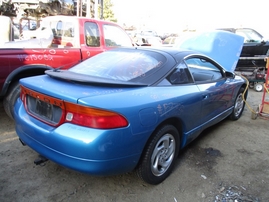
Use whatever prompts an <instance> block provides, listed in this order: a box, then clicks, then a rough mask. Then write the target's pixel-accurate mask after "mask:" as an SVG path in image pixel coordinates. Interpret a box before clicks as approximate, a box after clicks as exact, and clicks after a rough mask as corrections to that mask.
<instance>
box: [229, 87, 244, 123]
mask: <svg viewBox="0 0 269 202" xmlns="http://www.w3.org/2000/svg"><path fill="white" fill-rule="evenodd" d="M244 91H245V88H240V90H239V92H238V94H237V96H236V99H235V102H234V109H233V111H232V113H231V115H230V117H229V118H230V119H231V120H234V121H235V120H238V119H239V118H240V117H241V115H242V113H243V111H244V108H245V99H246V98H247V91H246V93H245V95H244Z"/></svg>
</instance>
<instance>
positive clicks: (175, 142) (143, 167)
mask: <svg viewBox="0 0 269 202" xmlns="http://www.w3.org/2000/svg"><path fill="white" fill-rule="evenodd" d="M179 139H180V138H179V133H178V131H177V129H176V128H175V127H174V126H172V125H164V126H163V127H161V128H160V129H159V130H158V131H156V132H155V134H153V136H152V137H151V139H150V140H149V142H148V144H147V145H146V147H145V150H144V153H143V154H142V157H141V162H140V163H139V165H138V168H137V170H136V172H137V174H138V176H139V177H140V178H141V179H142V180H144V181H145V182H147V183H149V184H154V185H155V184H159V183H161V182H162V181H164V180H165V179H166V178H167V177H168V176H169V175H170V173H171V172H172V169H173V167H174V164H175V161H176V159H177V156H178V152H179V144H180V140H179Z"/></svg>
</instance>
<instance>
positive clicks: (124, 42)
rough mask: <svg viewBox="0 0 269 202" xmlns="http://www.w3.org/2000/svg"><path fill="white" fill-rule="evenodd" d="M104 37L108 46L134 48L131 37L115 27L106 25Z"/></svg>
mask: <svg viewBox="0 0 269 202" xmlns="http://www.w3.org/2000/svg"><path fill="white" fill-rule="evenodd" d="M104 37H105V45H106V46H129V47H130V46H132V41H131V38H130V37H129V35H128V34H127V33H126V32H125V31H124V30H123V29H121V28H120V27H117V26H114V25H104Z"/></svg>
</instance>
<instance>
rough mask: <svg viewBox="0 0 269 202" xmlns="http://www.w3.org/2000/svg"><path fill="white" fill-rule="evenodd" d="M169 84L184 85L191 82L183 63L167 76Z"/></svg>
mask: <svg viewBox="0 0 269 202" xmlns="http://www.w3.org/2000/svg"><path fill="white" fill-rule="evenodd" d="M168 80H169V81H170V83H171V84H184V83H190V82H193V81H192V78H191V75H190V73H189V71H188V67H187V66H186V64H185V63H184V62H182V63H180V64H179V65H178V66H177V67H176V68H175V70H174V71H173V72H172V73H171V74H170V75H169V76H168Z"/></svg>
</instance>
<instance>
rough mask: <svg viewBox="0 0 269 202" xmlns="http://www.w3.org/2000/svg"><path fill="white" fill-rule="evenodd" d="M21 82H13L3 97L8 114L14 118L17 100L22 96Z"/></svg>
mask: <svg viewBox="0 0 269 202" xmlns="http://www.w3.org/2000/svg"><path fill="white" fill-rule="evenodd" d="M20 92H21V91H20V84H19V82H18V81H17V82H15V83H13V84H12V85H11V86H10V87H9V89H8V92H7V94H6V96H5V97H4V99H3V106H4V109H5V112H6V114H7V115H8V116H9V117H10V118H11V119H12V120H14V105H15V102H16V100H17V99H18V98H19V97H20Z"/></svg>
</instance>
